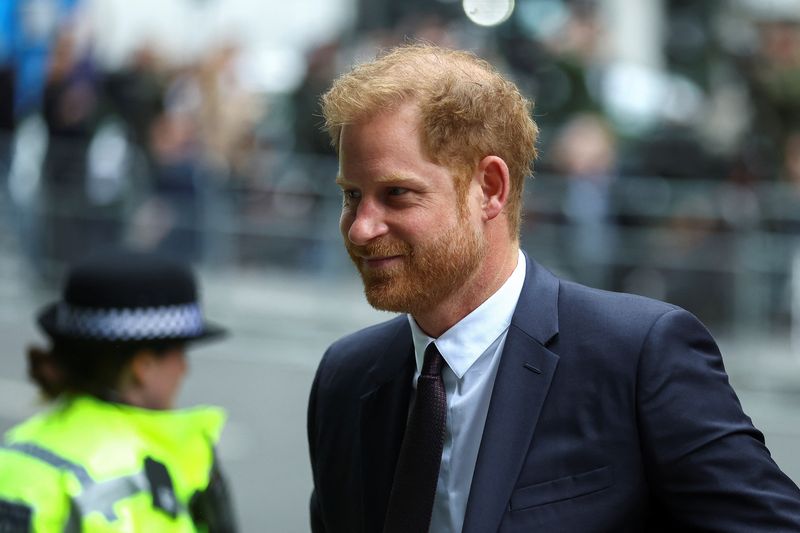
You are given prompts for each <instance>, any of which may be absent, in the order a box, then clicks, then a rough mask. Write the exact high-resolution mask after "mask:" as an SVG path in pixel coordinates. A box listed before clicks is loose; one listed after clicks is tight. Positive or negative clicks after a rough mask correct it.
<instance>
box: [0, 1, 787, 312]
mask: <svg viewBox="0 0 800 533" xmlns="http://www.w3.org/2000/svg"><path fill="white" fill-rule="evenodd" d="M625 3H626V2H625V1H624V0H614V1H609V0H607V1H604V2H603V1H599V0H597V1H592V0H518V1H517V2H516V9H515V11H514V13H513V15H512V16H511V17H510V18H509V20H507V21H506V22H504V23H502V24H501V25H499V26H497V27H494V28H485V27H480V26H477V25H475V24H473V23H471V22H470V21H469V20H468V19H467V17H465V15H464V12H463V10H462V7H461V3H460V2H454V1H447V0H437V1H424V0H413V1H408V2H392V1H390V0H383V1H380V2H377V1H372V0H361V1H358V2H356V6H355V13H356V16H355V19H354V20H353V21H352V24H351V25H350V26H349V27H346V28H343V29H342V31H341V33H340V34H339V35H337V36H336V37H335V38H333V39H326V40H325V41H324V42H312V43H309V44H308V47H307V49H305V50H302V53H303V57H304V65H303V70H304V75H303V76H301V77H300V78H299V83H298V84H297V85H296V87H290V88H288V89H287V90H286V91H285V92H281V93H276V92H269V91H263V90H258V89H257V88H254V87H252V86H249V85H248V84H247V83H245V82H244V81H243V80H244V78H245V77H246V76H245V73H243V63H242V61H241V59H242V55H243V54H244V53H246V51H247V50H246V47H247V44H248V43H246V42H243V41H241V40H237V39H235V38H233V36H231V38H229V39H227V40H223V41H222V42H220V41H219V40H217V41H216V42H213V43H210V44H209V45H208V46H207V47H206V48H205V49H204V50H203V52H202V53H201V54H199V55H197V57H194V58H192V59H191V60H188V61H174V60H173V59H171V58H170V57H168V55H167V54H165V53H164V52H163V51H162V50H160V49H159V47H158V45H157V44H156V43H154V42H140V43H138V44H137V46H135V47H134V48H132V49H131V50H130V51H129V53H128V55H127V57H126V59H125V61H123V62H122V63H120V64H118V65H114V66H113V67H112V66H109V65H107V64H104V63H103V62H102V61H101V60H99V59H98V58H99V57H101V54H98V50H97V47H96V45H95V43H94V41H93V36H92V28H91V27H90V25H87V24H85V23H84V22H85V21H83V20H82V18H81V14H82V10H81V7H82V6H81V2H80V0H5V1H4V2H1V3H0V174H4V175H6V176H7V178H6V179H5V181H4V187H3V188H4V190H5V192H7V193H8V198H9V202H8V205H9V206H10V207H11V208H12V210H13V211H14V214H13V215H12V217H11V219H12V220H13V224H14V225H15V227H16V229H17V231H18V232H19V234H20V235H23V236H25V237H24V239H23V241H24V243H25V246H27V247H28V253H29V254H30V255H31V256H32V257H35V258H39V259H41V258H42V257H44V258H47V259H52V260H55V261H56V262H63V261H66V260H70V259H72V258H74V257H75V256H78V255H80V254H82V253H84V252H85V251H86V250H87V249H88V248H90V247H92V246H95V245H96V244H98V243H106V242H119V241H125V242H128V243H129V244H132V245H134V246H137V247H139V248H148V249H159V248H160V249H164V250H168V251H170V252H172V253H176V254H180V255H182V256H183V257H185V258H188V259H191V260H207V259H208V258H209V257H211V256H213V255H214V254H220V253H223V252H224V253H226V254H227V256H228V257H230V256H231V254H233V255H234V256H235V257H234V260H235V261H237V262H247V261H252V260H259V259H264V258H265V257H267V258H270V257H271V258H273V259H275V260H285V261H288V262H294V263H295V264H300V263H303V262H305V263H309V262H314V261H319V254H318V253H317V252H318V251H319V250H316V251H315V248H314V246H313V243H314V242H315V232H319V231H320V230H319V224H320V223H326V224H327V223H329V222H330V218H331V217H330V216H328V214H327V213H322V211H324V209H323V207H322V206H323V204H325V202H326V201H327V200H326V197H328V196H330V195H335V194H336V190H335V187H334V186H333V185H332V180H331V179H330V178H331V176H332V174H333V173H334V172H335V168H336V166H335V165H336V162H335V158H334V154H333V153H332V151H331V148H330V143H329V141H328V139H327V137H326V135H325V134H324V133H323V132H322V131H321V129H320V126H321V124H320V121H321V119H320V116H319V109H318V97H319V95H320V94H321V93H322V92H323V91H324V90H325V89H326V88H327V87H328V85H329V83H330V81H331V80H332V79H333V77H334V76H336V75H337V74H338V73H339V72H341V71H342V70H343V69H344V68H346V67H347V66H348V65H350V64H352V63H353V62H355V61H359V60H360V59H366V58H368V57H371V56H373V55H374V54H375V52H376V51H377V50H380V49H383V48H385V47H388V46H391V45H393V44H396V43H399V42H403V41H407V40H413V39H422V40H426V41H430V42H434V43H438V44H443V45H448V46H452V47H459V48H466V49H470V50H473V51H475V52H477V53H478V54H479V55H481V56H483V57H485V58H486V59H488V60H489V61H490V62H491V63H493V64H494V65H496V66H497V67H498V68H500V69H501V70H503V71H505V72H507V73H508V74H510V75H511V77H512V78H513V79H514V80H515V81H516V82H517V83H518V84H519V86H520V87H521V88H522V89H523V90H524V91H525V92H526V93H527V94H528V96H529V97H530V98H531V99H532V100H534V101H535V109H534V114H535V118H536V120H537V122H538V123H539V125H540V127H541V132H542V135H541V139H540V153H541V154H542V157H541V159H540V161H539V162H538V164H537V168H536V175H538V176H542V177H546V176H550V175H553V176H558V177H559V178H558V183H559V186H560V187H563V195H562V196H561V197H560V199H559V203H558V205H542V204H537V203H536V200H535V199H534V200H532V201H531V204H530V209H531V212H530V215H529V217H528V222H527V224H528V225H531V226H533V225H536V224H540V223H542V222H555V223H558V224H564V225H567V226H568V227H569V228H570V234H569V238H568V239H565V241H564V243H563V246H562V247H561V248H563V250H561V256H560V259H561V260H562V261H563V263H564V264H565V265H570V269H571V275H573V276H574V277H576V278H579V279H581V280H582V281H585V282H588V283H592V284H596V285H600V286H604V287H610V288H615V289H640V290H641V291H643V292H647V291H650V292H653V293H654V294H653V295H654V296H658V297H662V298H663V297H667V298H669V297H670V295H669V294H660V293H658V290H657V286H658V283H656V282H652V280H651V282H650V283H649V285H648V287H649V288H648V287H644V288H641V287H637V286H631V285H630V283H633V281H631V280H636V279H639V280H641V279H644V278H646V277H647V276H644V278H643V276H642V275H640V274H642V272H634V274H636V275H635V276H629V275H628V274H631V272H629V271H626V270H625V269H624V268H622V269H621V268H620V265H619V263H620V259H619V258H620V257H622V255H623V252H624V249H625V247H624V246H622V244H621V243H620V242H619V241H620V237H619V232H618V229H619V228H625V227H653V226H657V227H658V228H666V229H668V230H669V231H670V232H671V233H670V235H671V237H670V239H671V240H670V243H671V244H672V245H674V247H673V248H672V250H673V252H671V253H674V254H676V257H677V259H676V260H680V259H681V258H684V259H685V260H687V261H689V259H690V258H691V256H692V254H698V253H701V252H702V253H708V250H709V247H711V248H713V249H715V250H716V248H715V246H718V244H714V243H713V242H712V240H714V239H716V238H717V237H718V236H719V234H720V233H723V234H724V233H725V232H730V231H739V230H742V229H753V228H756V229H758V230H763V231H767V232H771V233H775V234H780V235H793V234H794V235H796V234H798V233H800V9H795V8H794V7H793V6H795V4H794V3H793V2H791V1H788V0H787V1H784V2H760V1H758V0H753V1H749V0H737V1H734V2H731V1H723V0H711V1H707V2H692V1H690V0H664V1H663V2H660V3H659V2H654V3H652V5H654V6H655V5H658V6H659V9H660V10H659V11H658V12H657V13H656V15H657V16H658V20H659V32H657V33H658V35H656V36H653V38H654V39H655V40H656V41H658V46H657V47H656V50H657V53H656V54H654V55H653V56H652V57H650V58H649V59H648V60H646V61H644V62H642V61H639V62H638V63H636V62H631V61H626V58H625V54H624V53H621V52H620V48H619V46H617V48H615V47H614V44H613V43H614V42H615V39H614V38H615V35H616V33H617V32H619V31H620V27H618V26H617V24H616V22H617V21H618V20H619V19H620V18H622V17H624V16H625V13H624V12H623V11H619V8H620V7H621V6H622V7H624V5H625ZM633 3H634V4H636V3H637V2H635V0H633ZM795 7H796V6H795ZM615 9H616V11H615ZM627 46H628V47H635V46H636V43H632V44H631V43H628V45H627ZM623 51H624V48H623ZM629 178H637V180H633V181H631V179H629ZM631 183H634V184H637V183H638V184H639V185H637V187H639V188H638V189H637V188H636V187H633V186H631V185H630V184H631ZM642 183H644V185H641V184H642ZM692 183H703V184H704V186H703V187H698V188H696V190H695V189H693V188H692V186H691V184H692ZM665 184H666V185H665ZM672 184H675V185H674V186H675V187H676V188H675V189H674V190H675V191H678V192H673V193H671V194H665V195H661V196H659V194H658V193H659V191H662V192H663V191H664V190H672V189H670V187H673V185H672ZM665 187H666V189H665ZM692 190H695V192H694V193H692V192H691V191H692ZM637 191H638V193H637ZM641 191H644V192H643V193H642V192H641ZM680 191H690V192H689V193H687V194H683V193H681V192H680ZM5 192H4V194H5ZM621 198H622V200H621ZM626 198H627V199H628V203H629V204H630V203H631V198H633V199H634V200H633V201H636V202H639V205H633V206H631V205H628V207H626V206H625V199H626ZM325 205H327V204H325ZM334 210H335V202H334ZM209 229H212V230H213V232H212V233H213V234H214V235H217V236H218V237H219V238H217V239H214V238H209V236H208V235H209V232H208V231H206V230H209ZM270 231H272V232H273V233H274V235H277V236H280V237H282V238H284V239H292V240H294V241H296V242H298V243H300V246H299V247H295V248H291V249H289V248H281V246H279V245H276V244H275V243H274V242H273V248H277V250H278V252H277V253H274V254H273V255H271V256H268V255H266V254H265V253H264V252H262V251H259V249H258V247H257V246H248V245H247V243H252V242H255V241H254V239H257V238H258V236H259V235H260V234H261V233H263V232H267V233H269V232H270ZM534 231H535V229H534ZM234 234H235V236H236V239H237V242H238V243H239V244H236V245H232V244H231V242H233V239H232V236H233V235H234ZM275 242H277V241H275ZM231 246H233V247H234V248H235V249H233V250H232V249H231ZM226 247H227V248H226ZM298 250H299V251H298ZM740 252H741V250H739V251H738V252H736V253H740ZM725 253H728V254H731V253H733V252H731V251H730V250H727V251H726V252H725ZM681 254H684V255H683V256H681ZM722 257H725V256H724V255H720V256H718V258H719V260H720V261H722V259H721V258H722ZM729 258H730V257H729ZM631 261H635V260H631ZM781 261H783V258H782V259H781ZM39 263H41V262H39ZM625 266H626V265H623V267H625ZM781 268H783V270H782V273H783V275H784V277H785V274H786V269H787V268H788V267H786V268H784V267H781ZM628 270H632V269H628ZM723 270H724V269H723ZM779 270H780V269H779ZM710 274H715V275H716V274H719V272H718V271H714V269H711V271H710ZM637 276H638V277H637ZM626 279H627V280H628V281H629V282H630V283H629V284H628V285H625V280H626ZM784 281H785V280H784ZM784 281H782V282H781V283H784ZM777 287H778V289H777V290H778V291H780V290H783V289H782V288H783V287H785V285H781V284H780V283H779V284H778V285H777ZM662 292H663V291H662ZM785 298H786V299H787V303H786V304H785V305H784V307H786V308H788V305H789V304H788V297H785Z"/></svg>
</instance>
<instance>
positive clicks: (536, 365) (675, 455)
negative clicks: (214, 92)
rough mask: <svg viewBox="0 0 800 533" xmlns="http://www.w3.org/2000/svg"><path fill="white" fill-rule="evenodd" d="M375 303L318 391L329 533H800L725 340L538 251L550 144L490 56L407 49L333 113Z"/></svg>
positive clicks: (319, 521)
mask: <svg viewBox="0 0 800 533" xmlns="http://www.w3.org/2000/svg"><path fill="white" fill-rule="evenodd" d="M323 112H324V116H325V119H326V126H327V128H328V131H329V133H330V136H331V139H332V140H333V143H334V146H335V148H336V150H337V152H338V156H339V173H338V176H337V183H338V184H339V185H340V186H341V188H342V192H343V206H342V213H341V231H342V234H343V237H344V243H345V247H346V249H347V251H348V253H349V254H350V256H351V258H352V260H353V262H354V263H355V265H356V267H357V269H358V271H359V273H360V274H361V277H362V279H363V282H364V289H365V294H366V297H367V300H368V301H369V303H370V304H371V305H372V306H373V307H376V308H378V309H382V310H387V311H393V312H400V313H403V315H401V316H398V317H395V318H393V319H391V320H389V321H387V322H384V323H381V324H378V325H375V326H372V327H370V328H367V329H365V330H362V331H359V332H357V333H354V334H352V335H350V336H347V337H345V338H343V339H340V340H339V341H337V342H335V343H334V344H333V345H332V346H331V347H330V348H329V349H328V350H327V351H326V353H325V354H324V356H323V358H322V361H321V362H320V364H319V367H318V370H317V374H316V376H315V379H314V383H313V386H312V390H311V394H310V399H309V408H308V439H309V447H310V458H311V467H312V473H313V482H314V490H313V492H312V495H311V501H310V516H311V527H312V530H313V531H315V532H323V531H324V532H328V533H331V532H341V533H345V532H346V533H355V532H376V531H383V532H385V533H389V532H412V531H413V532H423V531H434V532H442V531H464V532H469V533H486V532H489V531H505V532H511V531H520V532H521V531H533V530H536V531H560V532H580V533H587V532H592V531H598V532H599V531H616V532H622V531H629V532H643V531H688V530H715V531H726V532H737V531H738V532H745V531H748V532H749V531H754V530H758V531H786V532H788V531H798V530H800V490H798V488H797V486H796V485H795V484H794V483H793V482H792V481H791V480H790V479H789V478H788V477H787V476H786V475H785V474H784V473H783V472H782V471H781V470H780V469H779V468H778V466H777V465H776V464H775V463H774V461H773V460H772V458H771V457H770V453H769V451H768V449H767V448H766V446H765V443H764V438H763V435H762V433H761V432H760V431H758V430H757V429H755V428H754V427H753V425H752V423H751V421H750V419H749V418H748V417H747V416H746V415H745V414H744V413H743V412H742V408H741V405H740V403H739V401H738V399H737V397H736V394H735V393H734V391H733V390H732V388H731V386H730V384H729V380H728V376H727V374H726V372H725V370H724V367H723V364H722V359H721V355H720V353H719V350H718V348H717V346H716V344H715V341H714V339H713V338H712V337H711V335H710V334H709V332H708V331H707V330H706V328H705V327H704V326H703V325H702V324H701V323H700V322H699V321H698V320H697V319H696V318H695V317H694V316H693V315H691V314H690V313H688V312H686V311H685V310H683V309H681V308H678V307H676V306H674V305H670V304H666V303H662V302H658V301H656V300H651V299H647V298H643V297H639V296H633V295H628V294H620V293H611V292H604V291H600V290H596V289H592V288H589V287H586V286H582V285H579V284H576V283H572V282H568V281H565V280H561V279H559V278H557V277H556V276H554V275H553V274H551V273H550V272H549V271H547V270H546V269H545V268H543V267H542V266H540V265H539V264H538V263H537V262H536V261H534V260H533V259H532V258H531V257H530V256H528V255H527V254H526V253H524V252H523V251H521V250H520V249H519V228H520V218H521V204H522V193H523V185H524V181H525V179H526V177H527V176H528V175H529V173H530V165H531V164H532V162H533V159H534V158H535V156H536V148H535V145H536V140H537V135H538V131H537V126H536V125H535V123H534V122H533V120H532V119H531V115H530V114H531V107H530V104H529V102H528V101H527V100H526V99H525V98H524V97H523V96H522V95H521V94H520V93H519V91H518V89H517V87H516V86H515V85H514V84H513V83H511V82H510V81H508V80H507V79H506V78H504V77H503V76H501V75H500V74H498V73H497V72H496V71H495V70H494V68H493V67H492V66H491V65H490V64H488V63H487V62H484V61H482V60H480V59H478V58H477V57H475V56H474V55H472V54H469V53H466V52H460V51H453V50H446V49H443V48H439V47H435V46H430V45H409V46H403V47H399V48H396V49H394V50H391V51H390V52H389V53H387V54H385V55H383V56H381V57H380V58H378V59H376V60H374V61H371V62H367V63H365V64H362V65H360V66H358V67H355V68H354V69H353V70H352V71H350V72H349V73H347V74H344V75H343V76H341V77H340V78H338V79H337V80H336V81H335V82H334V84H333V86H332V88H331V89H330V90H329V91H328V92H327V93H326V94H325V95H324V97H323Z"/></svg>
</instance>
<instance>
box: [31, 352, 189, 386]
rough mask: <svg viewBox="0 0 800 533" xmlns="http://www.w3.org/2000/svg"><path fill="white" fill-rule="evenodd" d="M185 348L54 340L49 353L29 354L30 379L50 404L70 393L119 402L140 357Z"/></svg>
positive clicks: (158, 354)
mask: <svg viewBox="0 0 800 533" xmlns="http://www.w3.org/2000/svg"><path fill="white" fill-rule="evenodd" d="M182 344H183V342H182V341H174V340H154V341H141V342H135V343H131V342H125V343H123V342H119V343H116V342H102V343H99V342H92V341H86V340H75V339H64V338H58V339H52V343H51V347H50V350H49V351H44V350H40V349H36V348H30V349H29V350H28V375H29V376H30V378H31V379H32V380H33V381H34V382H35V383H36V385H37V386H38V387H39V390H40V391H41V393H42V395H43V396H44V397H45V399H48V400H52V399H55V398H57V397H58V396H60V395H62V394H64V393H67V394H89V395H92V396H95V397H97V398H100V399H102V400H108V401H117V400H118V398H117V397H116V389H117V386H118V384H119V382H120V379H121V377H122V374H123V371H124V369H125V367H126V365H128V363H130V361H131V360H132V359H133V357H134V356H135V355H136V354H137V353H139V352H141V351H143V350H147V351H151V352H152V353H153V354H155V355H156V357H160V356H162V355H165V354H166V353H167V352H169V351H171V350H172V349H174V348H178V347H180V346H181V345H182Z"/></svg>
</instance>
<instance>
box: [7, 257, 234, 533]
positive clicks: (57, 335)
mask: <svg viewBox="0 0 800 533" xmlns="http://www.w3.org/2000/svg"><path fill="white" fill-rule="evenodd" d="M38 322H39V325H40V326H41V327H42V329H43V330H44V332H45V333H46V334H47V336H48V337H49V339H50V342H51V345H50V348H49V349H48V350H43V349H40V348H31V349H30V350H29V353H28V357H29V370H30V375H31V377H32V378H33V380H34V381H35V382H36V383H37V385H38V386H39V388H40V390H41V392H42V393H43V395H44V396H45V397H46V398H47V399H48V400H51V401H52V406H50V408H49V409H47V410H46V411H44V412H43V413H40V414H38V415H36V416H34V417H32V418H31V419H29V420H27V421H24V422H23V423H21V424H20V425H18V426H16V427H14V428H12V429H11V430H10V431H9V432H8V433H7V434H6V436H5V440H4V441H3V444H2V446H0V531H4V532H5V531H13V532H26V531H36V532H40V533H48V532H62V531H86V532H93V531H108V532H111V531H120V532H121V531H147V532H162V531H163V532H178V531H181V532H183V531H187V532H189V531H211V532H229V531H234V530H235V527H234V517H233V510H232V507H231V502H230V500H229V496H228V491H227V489H226V486H225V482H224V479H223V477H222V475H221V473H220V470H219V466H218V463H217V460H216V456H215V453H214V447H215V445H216V443H217V441H218V439H219V436H220V433H221V431H222V426H223V423H224V418H225V415H224V413H223V412H222V410H220V409H218V408H212V407H195V408H191V409H175V408H174V405H175V399H176V395H177V393H178V390H179V387H180V385H181V383H182V382H183V380H184V377H185V373H186V369H187V361H186V354H185V351H186V347H187V344H189V343H192V342H196V341H200V340H207V339H212V338H217V337H219V336H220V335H221V334H222V333H224V330H223V329H222V328H220V327H218V326H215V325H213V324H210V323H209V322H207V321H206V320H205V319H204V318H203V313H202V311H201V307H200V301H199V298H198V289H197V286H196V282H195V279H194V277H193V275H192V272H191V270H190V269H189V268H188V266H186V265H184V264H182V263H178V262H175V261H173V260H170V259H166V258H163V257H160V256H157V255H152V254H145V253H138V252H127V251H113V252H106V253H102V254H96V255H94V256H91V257H89V258H87V259H85V260H84V261H83V262H81V263H79V264H77V265H76V266H74V267H73V268H72V269H71V270H70V271H69V273H68V276H67V280H66V284H65V286H64V290H63V293H62V296H61V300H60V301H58V302H56V303H54V304H51V305H49V306H47V307H46V308H45V309H44V310H43V311H42V312H41V314H40V315H39V317H38Z"/></svg>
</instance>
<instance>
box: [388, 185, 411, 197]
mask: <svg viewBox="0 0 800 533" xmlns="http://www.w3.org/2000/svg"><path fill="white" fill-rule="evenodd" d="M388 192H389V196H400V195H401V194H405V193H407V192H408V189H404V188H403V187H391V188H390V189H389V191H388Z"/></svg>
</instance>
